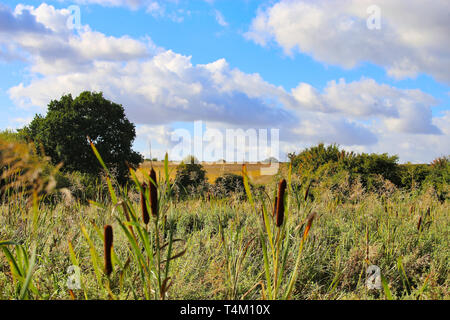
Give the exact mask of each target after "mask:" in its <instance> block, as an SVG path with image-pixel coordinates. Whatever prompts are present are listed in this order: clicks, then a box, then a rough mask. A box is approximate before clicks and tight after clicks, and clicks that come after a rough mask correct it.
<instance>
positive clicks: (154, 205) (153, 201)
mask: <svg viewBox="0 0 450 320" xmlns="http://www.w3.org/2000/svg"><path fill="white" fill-rule="evenodd" d="M150 178H151V179H152V180H153V181H154V182H155V183H153V182H152V181H150V206H151V210H152V215H153V216H154V217H157V216H158V189H157V186H156V183H157V182H156V172H155V170H154V169H153V167H152V170H151V171H150Z"/></svg>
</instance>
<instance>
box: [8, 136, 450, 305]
mask: <svg viewBox="0 0 450 320" xmlns="http://www.w3.org/2000/svg"><path fill="white" fill-rule="evenodd" d="M5 136H7V137H8V139H6V138H3V139H0V142H1V144H0V160H1V165H0V168H2V176H1V177H2V179H3V181H4V185H3V189H2V190H3V192H4V194H7V196H5V197H4V198H3V200H4V201H3V202H2V204H1V205H0V226H1V229H0V299H261V298H262V299H449V298H450V296H449V285H450V277H449V275H448V270H449V269H450V268H449V267H450V265H449V264H450V261H449V258H450V254H449V248H450V243H449V242H450V241H449V238H448V236H447V235H448V233H449V231H450V218H449V215H448V212H449V207H448V197H447V196H446V195H448V193H446V192H448V185H449V184H448V158H441V159H437V160H436V161H435V162H433V163H432V164H431V165H429V166H428V165H427V166H425V167H410V166H411V165H406V166H400V165H398V164H397V160H396V158H394V157H389V156H387V155H348V154H347V153H342V151H339V149H338V148H337V147H336V146H331V147H325V146H321V145H319V146H318V147H313V148H310V149H308V150H306V151H305V152H301V153H300V154H299V155H298V156H291V160H292V162H291V163H292V166H290V167H286V166H282V167H281V168H282V170H280V172H279V174H278V175H277V176H274V177H273V180H272V182H270V183H267V184H266V185H265V186H264V188H254V187H252V185H251V178H250V176H249V172H248V169H247V167H246V166H243V168H242V171H241V174H240V175H239V176H236V175H227V176H224V177H222V178H220V179H217V180H216V181H215V184H214V185H222V186H223V187H224V188H225V189H226V190H227V192H228V193H226V194H221V195H220V196H215V195H214V194H212V195H211V193H210V195H211V197H209V198H208V199H205V198H204V197H199V195H202V193H201V192H200V193H196V194H194V193H192V192H186V193H185V194H184V196H183V197H180V198H176V197H173V195H174V194H176V193H175V191H174V189H175V188H176V186H177V185H182V186H185V188H184V189H185V190H189V188H191V191H192V190H193V189H192V188H194V189H198V188H199V186H200V188H201V189H202V192H203V195H206V194H207V192H208V191H210V189H209V187H210V186H209V187H208V188H203V187H202V185H204V186H207V184H206V183H205V181H206V178H205V170H204V168H203V167H202V165H201V164H198V163H197V164H196V163H194V161H191V162H190V163H187V164H185V163H183V164H182V165H180V166H179V167H178V170H177V172H176V173H175V179H171V178H170V177H172V176H173V175H171V173H170V171H169V162H168V158H167V156H166V159H165V161H164V167H163V170H162V171H159V175H157V174H156V172H155V171H154V170H153V169H151V170H140V175H139V177H138V175H137V172H136V171H135V170H134V169H133V168H130V171H129V172H130V176H131V179H132V181H133V182H132V184H128V185H122V184H120V183H118V182H117V179H116V178H115V176H114V175H113V174H112V173H111V171H110V169H109V167H108V166H107V165H106V164H105V161H104V160H103V159H102V156H101V152H100V151H99V150H98V149H97V148H96V144H95V143H91V144H90V148H91V152H92V154H94V157H95V158H96V160H97V161H98V163H100V165H101V167H102V169H103V171H102V172H103V173H102V176H103V178H100V177H99V178H98V179H96V180H93V181H91V182H86V185H92V188H93V190H97V191H99V192H96V191H93V192H88V193H83V192H81V195H77V194H76V193H74V192H72V191H71V189H70V187H71V183H73V182H71V180H70V177H71V176H70V175H73V176H72V177H73V178H74V180H73V181H75V180H76V179H75V178H76V176H77V175H81V176H78V179H84V178H83V176H82V174H81V173H77V172H71V173H63V174H62V175H61V176H60V177H59V178H58V174H59V173H58V171H57V169H58V167H55V166H53V165H51V164H50V163H49V159H44V158H42V157H38V155H37V154H36V150H35V145H29V144H27V143H25V142H23V141H20V139H18V140H16V139H15V138H14V135H11V134H10V133H9V134H8V133H7V134H5ZM2 137H3V136H2ZM336 151H339V154H340V156H339V157H338V156H337V154H338V152H336ZM314 152H315V153H314ZM308 154H311V155H312V154H314V157H313V156H311V157H309V156H308ZM342 154H344V155H342ZM316 155H317V156H318V157H317V158H315V156H316ZM45 168H50V169H45ZM417 168H420V169H417ZM425 168H426V169H425ZM408 169H411V170H410V171H408ZM413 169H414V170H413ZM416 169H417V171H416ZM422 169H423V170H422ZM423 171H425V172H426V173H423ZM393 173H395V175H393ZM407 174H408V175H409V176H408V175H407ZM423 175H424V176H423ZM55 177H56V178H55ZM389 177H396V178H399V180H398V181H395V182H391V181H390V180H389ZM411 177H412V178H411ZM58 180H61V181H60V182H59V183H57V181H58ZM408 181H413V182H411V185H408V184H407V183H409V182H408ZM63 182H64V183H67V185H65V186H66V188H64V187H61V186H62V185H63V184H62V183H63ZM58 184H59V185H60V186H58ZM234 185H238V186H239V188H237V189H236V188H234V189H233V186H234ZM241 186H243V189H244V190H243V193H244V194H245V199H244V198H241V197H236V196H235V192H238V193H241V192H242V189H241ZM439 188H440V190H441V191H442V192H441V193H439V192H438V191H437V190H439ZM65 191H68V196H67V197H65V196H64V194H65ZM104 191H106V192H107V194H108V196H105V195H104V193H105V192H104ZM49 197H55V199H58V201H50V202H49V201H47V200H48V199H49ZM442 197H443V198H442ZM86 199H89V202H85V200H86ZM372 264H374V265H377V266H379V267H380V269H381V275H382V283H383V287H382V288H381V289H380V290H377V289H368V287H367V286H366V283H365V281H366V278H367V275H366V270H367V268H368V266H370V265H372ZM71 266H72V268H75V270H79V273H78V274H79V275H80V283H79V284H80V286H79V287H78V286H68V281H69V280H71V279H72V280H73V278H72V276H73V274H72V273H70V270H71V269H70V267H71ZM76 274H77V273H75V275H76ZM75 284H76V281H75Z"/></svg>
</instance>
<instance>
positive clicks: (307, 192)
mask: <svg viewBox="0 0 450 320" xmlns="http://www.w3.org/2000/svg"><path fill="white" fill-rule="evenodd" d="M311 183H312V181H310V182H309V184H308V188H306V192H305V199H304V201H305V202H306V200H307V199H308V195H309V188H311Z"/></svg>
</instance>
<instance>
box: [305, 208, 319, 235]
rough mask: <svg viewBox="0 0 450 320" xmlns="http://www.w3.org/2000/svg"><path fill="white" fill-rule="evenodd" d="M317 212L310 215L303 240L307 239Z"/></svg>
mask: <svg viewBox="0 0 450 320" xmlns="http://www.w3.org/2000/svg"><path fill="white" fill-rule="evenodd" d="M316 216H317V213H316V212H313V213H311V214H310V215H309V216H308V222H307V223H306V228H305V231H304V232H303V241H305V240H306V237H307V236H308V233H309V230H310V229H311V226H312V223H313V221H314V219H315V218H316Z"/></svg>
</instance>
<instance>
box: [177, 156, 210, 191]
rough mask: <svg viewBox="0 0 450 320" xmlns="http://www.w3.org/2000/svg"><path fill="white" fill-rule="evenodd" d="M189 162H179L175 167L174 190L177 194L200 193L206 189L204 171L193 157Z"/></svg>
mask: <svg viewBox="0 0 450 320" xmlns="http://www.w3.org/2000/svg"><path fill="white" fill-rule="evenodd" d="M190 159H191V160H192V161H191V162H189V163H185V162H181V163H180V164H179V165H178V167H177V173H176V176H175V181H174V190H175V192H176V193H177V194H178V195H179V196H186V195H188V194H189V195H196V194H200V195H202V194H203V193H204V192H205V191H206V190H207V189H208V185H207V179H206V171H205V169H204V168H203V166H202V165H201V164H199V163H195V161H194V158H193V157H192V158H190Z"/></svg>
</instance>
